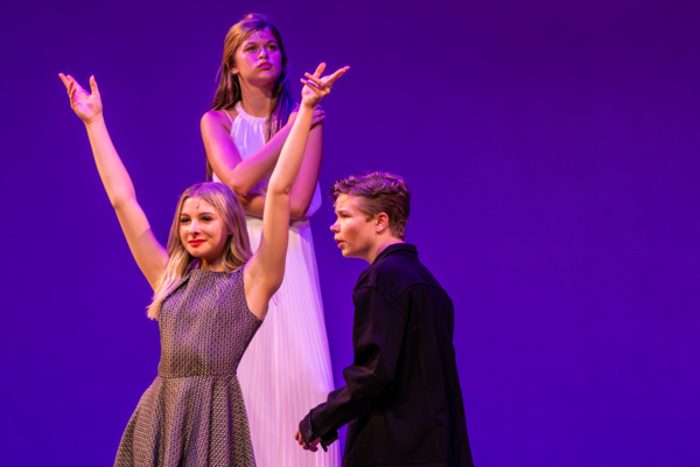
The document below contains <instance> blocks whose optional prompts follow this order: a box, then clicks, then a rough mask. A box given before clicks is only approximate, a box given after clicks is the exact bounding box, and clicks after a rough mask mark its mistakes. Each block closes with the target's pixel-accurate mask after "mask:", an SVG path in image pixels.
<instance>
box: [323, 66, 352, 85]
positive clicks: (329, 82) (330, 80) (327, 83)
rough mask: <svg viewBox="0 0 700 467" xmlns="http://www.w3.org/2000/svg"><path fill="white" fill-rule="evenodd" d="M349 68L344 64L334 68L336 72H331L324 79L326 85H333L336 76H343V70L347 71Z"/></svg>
mask: <svg viewBox="0 0 700 467" xmlns="http://www.w3.org/2000/svg"><path fill="white" fill-rule="evenodd" d="M349 69H350V67H349V66H344V67H343V68H340V69H339V70H336V72H335V73H333V74H332V75H331V76H330V77H329V78H328V80H327V81H326V85H327V86H328V87H330V86H333V83H335V81H336V80H337V79H338V78H340V77H341V76H343V75H344V74H345V72H346V71H348V70H349Z"/></svg>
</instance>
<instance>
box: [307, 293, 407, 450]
mask: <svg viewBox="0 0 700 467" xmlns="http://www.w3.org/2000/svg"><path fill="white" fill-rule="evenodd" d="M354 298H355V322H354V327H353V344H354V351H355V361H354V363H353V364H352V365H350V366H349V367H347V368H345V370H343V377H344V378H345V382H346V385H345V387H343V388H340V389H337V390H335V391H333V392H331V393H330V394H329V395H328V399H327V401H326V402H325V403H323V404H321V405H319V406H317V407H316V408H314V409H313V410H311V412H309V414H308V415H307V416H306V417H305V418H304V420H302V422H301V423H300V424H299V429H300V431H301V434H302V437H303V438H304V441H306V442H307V443H308V442H311V441H313V440H314V439H316V438H321V439H322V441H323V442H324V443H325V444H329V443H330V442H333V441H334V440H335V439H337V434H336V430H337V429H338V428H340V427H341V426H343V425H345V424H346V423H348V422H349V421H350V420H352V419H353V418H355V417H357V416H358V415H360V414H361V413H362V412H363V411H365V410H367V409H369V408H371V406H372V403H373V402H374V401H375V400H376V399H377V397H378V396H380V395H381V393H382V391H383V390H384V388H385V387H386V386H387V385H388V384H389V383H390V382H391V381H392V379H393V378H394V373H395V371H396V364H397V361H398V357H399V354H400V352H401V345H402V342H403V336H404V328H405V319H404V317H403V314H402V313H401V310H400V309H398V308H399V307H397V306H396V304H395V303H393V302H391V301H390V300H388V299H387V298H386V297H385V296H384V295H382V294H381V293H380V292H379V291H378V290H377V289H376V288H374V287H365V288H362V289H359V290H356V291H355V297H354Z"/></svg>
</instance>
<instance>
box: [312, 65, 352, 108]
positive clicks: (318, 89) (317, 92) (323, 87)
mask: <svg viewBox="0 0 700 467" xmlns="http://www.w3.org/2000/svg"><path fill="white" fill-rule="evenodd" d="M325 69H326V64H325V63H321V64H320V65H319V66H318V67H317V68H316V71H315V72H314V74H313V75H312V74H311V73H304V76H305V77H306V79H304V78H302V79H301V82H302V83H303V84H304V87H303V89H302V90H301V103H302V105H305V106H307V107H316V106H317V105H318V103H319V102H321V99H323V98H324V97H325V96H326V95H328V93H329V92H331V88H332V87H333V83H335V82H336V80H337V79H338V78H340V77H341V76H343V75H344V74H345V72H346V71H348V70H349V69H350V67H349V66H345V67H343V68H341V69H339V70H337V71H336V72H335V73H333V74H332V75H327V76H324V77H321V74H322V73H323V71H324V70H325Z"/></svg>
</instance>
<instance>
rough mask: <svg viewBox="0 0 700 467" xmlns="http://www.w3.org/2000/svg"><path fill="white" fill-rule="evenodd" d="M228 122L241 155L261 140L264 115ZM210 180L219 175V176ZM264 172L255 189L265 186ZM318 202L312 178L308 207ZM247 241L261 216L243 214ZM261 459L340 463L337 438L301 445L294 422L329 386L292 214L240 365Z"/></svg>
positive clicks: (313, 287)
mask: <svg viewBox="0 0 700 467" xmlns="http://www.w3.org/2000/svg"><path fill="white" fill-rule="evenodd" d="M236 111H237V113H238V116H237V117H236V118H235V119H234V120H233V122H232V125H231V137H232V138H233V141H234V143H235V145H236V148H237V149H238V151H239V152H240V154H241V157H242V158H243V159H245V158H247V157H250V156H251V155H253V154H255V152H256V151H257V150H258V149H260V148H261V147H262V146H263V145H264V143H265V134H264V129H265V119H264V118H256V117H252V116H250V115H248V114H246V113H245V111H244V110H243V108H242V107H241V106H240V104H237V105H236ZM214 180H215V181H219V180H218V179H217V178H216V176H215V177H214ZM268 180H269V178H266V179H264V180H263V181H262V182H260V184H259V185H258V186H256V187H255V190H253V191H254V192H256V193H259V194H264V193H265V192H266V189H267V182H268ZM320 206H321V191H320V188H319V186H318V184H316V189H315V191H314V197H313V200H312V202H311V206H310V208H309V211H308V215H309V216H310V215H312V214H313V213H314V212H316V210H318V208H319V207H320ZM246 219H247V226H248V235H249V236H250V242H251V248H252V249H253V251H256V250H257V248H258V245H259V244H260V234H261V232H262V220H261V219H259V218H256V217H247V218H246ZM238 379H239V380H240V384H241V390H242V392H243V399H244V400H245V405H246V411H247V413H248V420H249V423H250V432H251V433H250V434H251V439H252V441H253V452H254V454H255V461H256V464H257V466H258V467H338V466H339V465H340V448H339V443H337V442H336V443H334V444H333V445H331V446H330V447H329V449H328V452H323V451H322V450H320V449H319V451H318V452H316V453H312V452H309V451H304V450H303V449H301V447H300V446H299V445H298V444H297V442H296V440H295V439H294V434H295V433H296V431H297V428H298V426H299V422H300V421H301V419H302V418H303V417H304V416H306V414H307V413H308V412H309V410H311V409H312V408H314V407H315V406H316V405H318V404H320V403H322V402H324V401H325V400H326V396H327V395H328V393H329V392H330V391H332V390H333V374H332V371H331V359H330V352H329V349H328V337H327V336H326V324H325V319H324V314H323V303H322V301H321V287H320V284H319V278H318V270H317V268H316V256H315V254H314V247H313V237H312V234H311V225H310V223H309V221H308V219H307V220H303V221H299V222H295V223H294V224H293V225H292V226H291V227H290V229H289V246H288V248H287V264H286V270H285V274H284V281H283V282H282V286H281V287H280V289H279V290H278V291H277V293H276V294H275V295H274V296H273V298H272V300H270V304H269V306H268V310H267V314H266V316H265V319H264V321H263V324H262V326H260V329H259V330H258V332H257V334H256V335H255V337H254V338H253V340H252V342H251V343H250V345H249V346H248V349H247V350H246V351H245V354H244V355H243V359H242V360H241V363H240V365H239V367H238Z"/></svg>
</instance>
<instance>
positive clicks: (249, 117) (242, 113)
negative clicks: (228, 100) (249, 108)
mask: <svg viewBox="0 0 700 467" xmlns="http://www.w3.org/2000/svg"><path fill="white" fill-rule="evenodd" d="M235 108H236V113H238V115H239V116H240V117H243V118H244V119H246V120H250V121H251V122H264V121H265V120H266V118H265V117H253V116H252V115H250V114H249V113H248V112H246V111H245V110H243V106H242V105H241V101H238V102H236V107H235Z"/></svg>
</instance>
